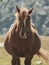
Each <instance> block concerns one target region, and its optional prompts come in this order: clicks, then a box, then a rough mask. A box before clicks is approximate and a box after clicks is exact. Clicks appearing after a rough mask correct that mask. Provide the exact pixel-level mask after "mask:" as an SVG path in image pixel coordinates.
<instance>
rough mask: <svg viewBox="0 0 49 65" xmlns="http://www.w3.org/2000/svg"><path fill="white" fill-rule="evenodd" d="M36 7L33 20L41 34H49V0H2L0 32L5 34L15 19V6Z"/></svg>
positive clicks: (0, 6) (0, 2)
mask: <svg viewBox="0 0 49 65" xmlns="http://www.w3.org/2000/svg"><path fill="white" fill-rule="evenodd" d="M16 5H18V6H19V7H27V8H31V7H34V10H33V12H32V16H31V18H32V20H33V23H34V24H35V25H36V27H37V29H38V31H39V34H40V35H49V0H1V1H0V34H5V33H6V32H7V31H8V29H9V27H10V25H11V24H12V23H13V22H14V20H15V16H14V14H15V11H16V9H15V7H16Z"/></svg>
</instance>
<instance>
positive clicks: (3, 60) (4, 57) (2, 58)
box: [0, 36, 49, 65]
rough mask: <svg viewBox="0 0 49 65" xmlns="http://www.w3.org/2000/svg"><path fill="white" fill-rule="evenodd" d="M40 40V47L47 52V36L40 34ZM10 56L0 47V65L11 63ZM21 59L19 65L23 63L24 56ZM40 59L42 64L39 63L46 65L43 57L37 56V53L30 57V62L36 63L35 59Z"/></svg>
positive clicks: (35, 64) (48, 39)
mask: <svg viewBox="0 0 49 65" xmlns="http://www.w3.org/2000/svg"><path fill="white" fill-rule="evenodd" d="M1 40H2V41H3V40H4V38H3V39H2V38H1V37H0V41H1ZM41 41H42V47H43V48H44V49H46V50H47V51H48V52H49V37H48V36H41ZM11 59H12V58H11V56H10V55H9V54H8V53H7V52H6V51H5V49H4V47H0V65H11ZM20 59H21V65H24V62H23V61H24V58H20ZM39 60H40V61H42V64H39V65H48V64H47V63H46V62H45V60H44V59H42V58H39V57H38V56H37V55H35V56H34V58H33V59H32V64H31V65H38V64H37V61H39Z"/></svg>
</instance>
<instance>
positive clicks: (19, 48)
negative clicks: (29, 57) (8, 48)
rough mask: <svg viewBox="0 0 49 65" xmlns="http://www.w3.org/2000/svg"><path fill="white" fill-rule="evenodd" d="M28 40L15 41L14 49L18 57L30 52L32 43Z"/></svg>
mask: <svg viewBox="0 0 49 65" xmlns="http://www.w3.org/2000/svg"><path fill="white" fill-rule="evenodd" d="M28 40H29V39H26V40H25V39H23V40H22V39H19V40H15V43H14V45H13V46H14V48H15V49H16V52H18V53H19V54H20V55H21V54H25V53H26V52H28V50H29V51H32V43H31V41H30V40H29V41H28Z"/></svg>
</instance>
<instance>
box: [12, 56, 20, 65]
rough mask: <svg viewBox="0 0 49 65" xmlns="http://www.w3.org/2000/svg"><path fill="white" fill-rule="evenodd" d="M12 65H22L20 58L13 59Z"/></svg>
mask: <svg viewBox="0 0 49 65" xmlns="http://www.w3.org/2000/svg"><path fill="white" fill-rule="evenodd" d="M12 65H20V58H19V57H16V56H15V57H12Z"/></svg>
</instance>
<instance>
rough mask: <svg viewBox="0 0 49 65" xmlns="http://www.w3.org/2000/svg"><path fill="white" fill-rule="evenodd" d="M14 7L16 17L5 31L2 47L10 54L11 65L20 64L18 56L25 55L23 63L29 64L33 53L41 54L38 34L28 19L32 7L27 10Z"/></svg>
mask: <svg viewBox="0 0 49 65" xmlns="http://www.w3.org/2000/svg"><path fill="white" fill-rule="evenodd" d="M16 9H17V13H16V16H17V19H16V21H15V22H14V23H13V24H12V25H11V27H10V29H9V31H8V32H7V35H6V38H5V42H4V47H5V49H6V51H7V52H8V53H9V54H11V56H12V65H16V64H17V65H20V57H25V65H31V59H32V58H33V56H34V55H35V54H39V55H41V56H43V55H42V53H40V51H39V49H40V47H41V40H40V36H39V34H38V32H37V29H36V27H35V25H34V24H32V23H31V20H30V14H31V13H32V10H33V8H31V9H30V10H28V9H26V8H22V9H20V8H18V7H16Z"/></svg>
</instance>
